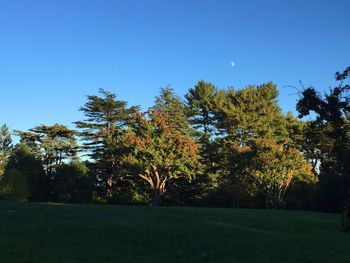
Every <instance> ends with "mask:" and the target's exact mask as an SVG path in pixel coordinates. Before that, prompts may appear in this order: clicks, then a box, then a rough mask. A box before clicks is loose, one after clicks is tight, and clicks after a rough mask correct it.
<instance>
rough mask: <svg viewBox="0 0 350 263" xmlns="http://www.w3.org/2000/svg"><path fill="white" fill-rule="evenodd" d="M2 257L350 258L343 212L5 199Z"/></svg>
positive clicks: (0, 213)
mask: <svg viewBox="0 0 350 263" xmlns="http://www.w3.org/2000/svg"><path fill="white" fill-rule="evenodd" d="M0 262H4V263H11V262H23V263H29V262H35V263H41V262H42V263H49V262H123V263H124V262H152V263H153V262H176V263H181V262H259V263H261V262H271V263H272V262H325V263H330V262H341V263H345V262H350V235H347V234H344V233H341V231H340V226H339V215H335V214H321V213H314V212H300V211H278V210H271V211H270V210H253V209H209V208H170V207H169V208H168V207H158V208H154V207H127V206H107V205H61V204H34V203H22V204H14V203H7V202H0Z"/></svg>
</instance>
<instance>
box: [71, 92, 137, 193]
mask: <svg viewBox="0 0 350 263" xmlns="http://www.w3.org/2000/svg"><path fill="white" fill-rule="evenodd" d="M99 93H100V96H96V95H92V96H87V98H88V102H87V103H85V105H84V106H82V107H81V108H80V111H82V112H83V113H84V114H85V116H86V119H85V120H83V121H77V122H75V124H76V126H77V127H78V128H79V129H82V131H81V132H80V136H81V137H82V139H83V140H84V149H85V150H87V151H89V154H88V155H89V156H90V158H92V159H93V160H94V162H95V163H94V164H95V169H94V170H95V171H96V173H97V183H98V185H99V186H100V189H101V191H102V195H104V197H106V196H107V197H108V198H111V196H112V195H113V191H114V188H115V187H116V186H117V185H120V184H123V182H122V178H121V176H120V159H121V156H122V154H123V153H122V147H121V145H122V136H123V134H124V133H125V131H126V129H127V126H128V125H129V124H130V123H132V122H133V119H134V115H135V112H136V111H137V110H138V107H130V108H128V107H127V102H126V101H122V100H117V96H116V94H114V93H111V92H109V91H105V90H103V89H100V90H99Z"/></svg>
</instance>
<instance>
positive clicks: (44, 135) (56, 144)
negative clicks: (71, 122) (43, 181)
mask: <svg viewBox="0 0 350 263" xmlns="http://www.w3.org/2000/svg"><path fill="white" fill-rule="evenodd" d="M16 133H17V134H18V135H19V136H20V137H21V143H22V144H24V145H26V146H27V147H29V148H30V150H31V151H32V153H34V154H35V156H36V157H37V158H39V159H40V160H42V162H43V164H44V168H45V172H46V174H47V176H48V177H50V176H52V175H53V172H54V171H55V168H56V167H58V166H59V165H61V164H62V163H63V161H65V160H71V159H74V158H76V156H77V152H78V145H77V142H76V139H75V134H76V132H75V131H74V130H71V129H68V128H67V127H66V126H64V125H60V124H55V125H52V126H46V125H39V126H36V127H34V128H32V129H29V131H28V132H23V131H16Z"/></svg>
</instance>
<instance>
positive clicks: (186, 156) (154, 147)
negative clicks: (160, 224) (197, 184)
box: [124, 110, 198, 205]
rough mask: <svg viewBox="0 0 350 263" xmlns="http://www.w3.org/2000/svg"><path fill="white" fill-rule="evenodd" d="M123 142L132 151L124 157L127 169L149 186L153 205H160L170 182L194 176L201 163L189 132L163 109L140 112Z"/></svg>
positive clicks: (128, 150)
mask: <svg viewBox="0 0 350 263" xmlns="http://www.w3.org/2000/svg"><path fill="white" fill-rule="evenodd" d="M124 145H125V148H126V149H127V152H129V154H128V155H127V156H125V158H124V162H125V164H126V167H127V169H128V172H129V173H130V174H133V175H137V176H138V177H139V178H141V179H143V180H144V181H145V182H146V183H147V184H148V185H149V187H150V188H151V189H152V204H153V205H158V202H159V196H160V195H161V194H162V193H164V192H165V190H166V185H167V183H171V181H172V180H174V179H176V178H180V177H184V176H185V177H191V176H193V175H194V174H195V173H194V169H195V168H196V167H197V166H198V155H197V147H196V144H195V142H194V141H193V140H192V138H191V137H190V136H189V135H187V134H184V133H182V132H181V131H179V130H176V129H175V128H174V126H173V125H171V124H170V123H169V122H168V121H167V118H166V116H164V115H163V114H162V113H161V112H160V111H156V110H149V111H148V112H147V113H144V114H141V113H138V114H137V117H136V121H135V124H134V126H133V127H132V129H130V130H129V132H128V134H127V135H126V136H125V139H124Z"/></svg>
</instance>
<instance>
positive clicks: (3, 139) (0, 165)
mask: <svg viewBox="0 0 350 263" xmlns="http://www.w3.org/2000/svg"><path fill="white" fill-rule="evenodd" d="M11 149H12V139H11V134H10V132H9V129H8V127H7V126H6V125H5V124H4V125H2V126H1V127H0V178H1V176H2V174H3V172H4V169H5V167H6V163H7V160H8V158H9V156H10V154H11Z"/></svg>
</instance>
